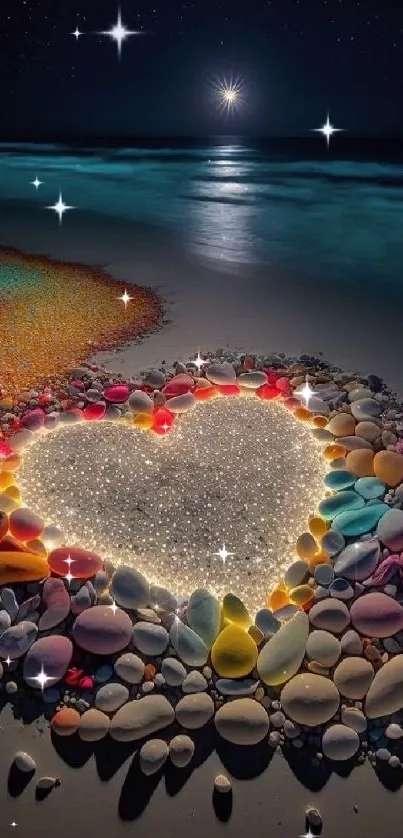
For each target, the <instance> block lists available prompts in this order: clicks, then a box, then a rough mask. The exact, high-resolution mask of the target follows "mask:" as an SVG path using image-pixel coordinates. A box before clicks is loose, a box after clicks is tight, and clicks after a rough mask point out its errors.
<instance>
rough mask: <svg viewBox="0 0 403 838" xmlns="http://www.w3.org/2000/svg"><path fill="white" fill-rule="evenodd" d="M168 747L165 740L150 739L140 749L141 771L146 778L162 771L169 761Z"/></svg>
mask: <svg viewBox="0 0 403 838" xmlns="http://www.w3.org/2000/svg"><path fill="white" fill-rule="evenodd" d="M168 753H169V749H168V745H167V743H166V742H164V740H163V739H150V740H149V741H148V742H145V743H144V745H143V746H142V747H141V748H140V754H139V763H140V769H141V771H142V773H143V774H145V776H146V777H150V776H151V775H152V774H156V773H157V771H160V769H161V768H162V766H163V765H164V763H165V762H166V760H167V759H168Z"/></svg>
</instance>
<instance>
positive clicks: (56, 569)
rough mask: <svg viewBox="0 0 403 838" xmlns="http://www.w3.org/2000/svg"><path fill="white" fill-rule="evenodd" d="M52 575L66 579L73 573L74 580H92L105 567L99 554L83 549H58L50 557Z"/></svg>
mask: <svg viewBox="0 0 403 838" xmlns="http://www.w3.org/2000/svg"><path fill="white" fill-rule="evenodd" d="M48 564H49V567H50V569H51V571H52V573H56V574H57V575H58V576H63V577H65V576H66V574H68V573H71V575H72V576H73V577H74V579H91V577H92V576H95V574H96V573H97V571H98V570H101V568H102V567H103V561H102V559H101V557H100V556H98V555H97V553H93V552H92V551H89V550H84V549H83V548H82V547H56V549H55V550H52V552H51V553H49V556H48Z"/></svg>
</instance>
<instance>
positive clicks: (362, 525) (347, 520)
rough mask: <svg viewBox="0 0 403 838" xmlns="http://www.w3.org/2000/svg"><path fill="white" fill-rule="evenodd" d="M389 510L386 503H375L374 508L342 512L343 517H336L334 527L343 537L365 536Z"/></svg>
mask: <svg viewBox="0 0 403 838" xmlns="http://www.w3.org/2000/svg"><path fill="white" fill-rule="evenodd" d="M388 510H389V507H388V505H387V504H386V503H374V504H373V506H364V508H363V509H357V510H353V511H352V512H342V513H341V515H336V517H335V518H334V520H333V523H332V527H333V528H334V529H335V530H338V531H339V532H341V533H342V534H343V535H348V536H357V535H364V534H365V533H367V532H370V531H371V530H373V529H374V527H376V525H377V523H378V521H379V520H380V518H382V516H383V515H385V513H386V512H388Z"/></svg>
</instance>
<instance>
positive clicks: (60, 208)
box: [45, 192, 75, 224]
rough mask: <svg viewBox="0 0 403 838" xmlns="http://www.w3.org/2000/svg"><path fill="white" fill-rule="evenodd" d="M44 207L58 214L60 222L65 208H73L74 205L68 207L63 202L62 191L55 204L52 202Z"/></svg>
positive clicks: (65, 210)
mask: <svg viewBox="0 0 403 838" xmlns="http://www.w3.org/2000/svg"><path fill="white" fill-rule="evenodd" d="M45 209H50V210H53V212H55V213H56V215H58V216H59V222H60V224H61V223H62V220H63V215H64V213H65V212H67V210H71V209H75V207H70V206H69V205H68V204H65V203H64V201H63V196H62V193H61V192H60V195H59V200H58V201H57V202H56V203H55V204H53V205H52V206H50V207H45Z"/></svg>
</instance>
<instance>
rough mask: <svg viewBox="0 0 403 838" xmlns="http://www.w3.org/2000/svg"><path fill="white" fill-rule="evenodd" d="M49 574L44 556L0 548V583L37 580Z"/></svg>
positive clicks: (22, 582) (7, 583) (8, 583)
mask: <svg viewBox="0 0 403 838" xmlns="http://www.w3.org/2000/svg"><path fill="white" fill-rule="evenodd" d="M47 576H49V566H48V563H47V561H46V558H44V557H43V556H39V555H38V554H37V553H28V552H25V551H24V552H19V551H17V550H11V551H7V550H4V551H3V550H0V585H10V584H11V583H15V584H17V583H21V584H25V583H26V582H39V580H40V579H45V578H46V577H47Z"/></svg>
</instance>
